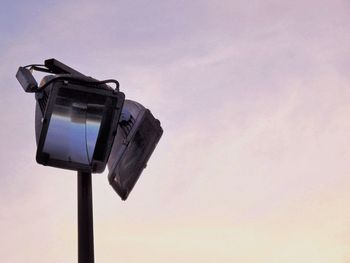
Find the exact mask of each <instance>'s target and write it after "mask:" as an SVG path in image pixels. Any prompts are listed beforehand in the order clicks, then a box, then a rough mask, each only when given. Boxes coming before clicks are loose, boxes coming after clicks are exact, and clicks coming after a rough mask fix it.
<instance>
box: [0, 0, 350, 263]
mask: <svg viewBox="0 0 350 263" xmlns="http://www.w3.org/2000/svg"><path fill="white" fill-rule="evenodd" d="M1 3H2V5H1V10H0V33H1V38H0V61H1V62H0V80H1V83H2V87H1V91H2V95H1V97H0V110H1V112H2V113H3V114H2V116H1V117H0V118H1V122H2V124H3V125H2V129H1V130H0V133H1V136H0V138H1V139H0V140H1V142H0V143H1V147H0V158H1V159H0V160H1V171H2V175H1V176H0V193H1V199H0V230H1V235H0V257H1V261H2V262H11V263H19V262H37V263H41V262H52V263H61V262H74V261H76V260H77V200H76V199H77V198H76V195H77V192H76V183H77V182H76V181H77V179H76V174H75V173H74V172H72V171H66V170H59V169H54V168H50V167H44V166H41V165H38V164H36V162H35V153H36V144H35V137H34V136H35V135H34V134H35V133H34V107H35V100H34V96H33V95H32V94H27V93H24V92H23V90H22V88H21V87H20V85H19V83H18V82H17V80H16V79H15V74H16V71H17V68H18V67H19V66H21V65H22V66H23V65H27V64H32V63H42V62H43V61H44V60H45V59H49V58H56V59H58V60H60V61H62V62H64V63H65V64H67V65H70V66H71V67H73V68H75V69H77V70H78V71H80V72H83V73H84V74H86V75H90V76H93V77H95V78H97V79H109V78H115V79H117V80H118V81H119V82H120V89H121V91H123V92H124V93H125V95H126V98H128V99H132V100H136V101H138V102H140V103H142V104H143V105H145V106H146V107H147V108H149V109H151V111H152V113H153V114H154V115H155V116H156V117H157V118H158V119H159V120H160V121H161V123H162V127H163V129H164V134H163V137H162V138H161V140H160V142H159V144H158V146H157V148H156V150H155V151H154V154H153V155H152V157H151V159H150V161H149V163H148V165H147V168H146V169H145V170H144V172H143V174H142V175H141V177H140V179H139V181H138V183H137V184H136V186H135V188H134V189H133V191H132V192H131V194H130V196H129V198H128V200H127V201H125V202H123V201H121V200H120V198H119V197H118V196H117V194H116V193H115V192H114V191H113V189H112V188H111V187H110V185H109V183H108V180H107V174H108V171H107V170H106V171H105V172H104V173H102V174H95V175H93V205H94V235H95V262H103V263H108V262H119V261H122V262H127V263H134V262H169V263H172V262H201V263H206V262H244V263H251V262H252V263H253V262H259V263H265V262H266V263H267V262H268V263H273V262H285V263H288V262H298V263H304V262H305V263H312V262H317V263H323V262H327V263H329V262H332V263H345V262H349V261H350V252H349V251H350V250H349V247H350V239H349V236H350V206H349V203H350V191H349V189H350V178H349V176H350V150H349V149H350V136H349V135H350V119H349V115H350V104H349V101H350V89H349V87H350V75H349V74H348V72H349V70H350V62H349V61H350V45H349V44H350V31H349V29H348V25H349V23H350V17H349V12H350V2H349V1H347V0H317V1H316V0H303V1H301V0H293V1H292V0H285V1H277V0H251V1H243V0H230V1H228V0H220V1H213V0H202V1H197V0H193V1H182V0H177V1H174V0H168V1H157V0H155V1H142V0H135V1H120V0H117V1H112V0H101V1H91V0H86V1H83V0H77V1H68V0H61V1H40V2H39V1H34V0H29V1H9V0H2V2H1ZM38 77H40V76H39V75H38Z"/></svg>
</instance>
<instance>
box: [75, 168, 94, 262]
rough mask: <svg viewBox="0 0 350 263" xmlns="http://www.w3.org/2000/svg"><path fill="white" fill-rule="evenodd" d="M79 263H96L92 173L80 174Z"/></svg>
mask: <svg viewBox="0 0 350 263" xmlns="http://www.w3.org/2000/svg"><path fill="white" fill-rule="evenodd" d="M78 263H94V230H93V213H92V187H91V173H86V172H78Z"/></svg>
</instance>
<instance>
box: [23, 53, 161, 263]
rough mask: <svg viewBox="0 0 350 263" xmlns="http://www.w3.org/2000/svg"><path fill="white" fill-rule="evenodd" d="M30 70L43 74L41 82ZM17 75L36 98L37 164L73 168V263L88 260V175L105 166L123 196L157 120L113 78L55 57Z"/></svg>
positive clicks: (149, 148)
mask: <svg viewBox="0 0 350 263" xmlns="http://www.w3.org/2000/svg"><path fill="white" fill-rule="evenodd" d="M33 70H36V71H42V72H46V73H48V75H47V76H45V77H44V78H43V79H42V81H41V83H40V85H38V84H37V82H36V80H35V78H34V76H33V75H32V71H33ZM16 77H17V79H18V81H19V83H20V84H21V86H22V87H23V89H24V91H25V92H28V93H34V94H35V99H36V102H37V103H36V110H35V134H36V142H37V153H36V160H37V162H38V163H39V164H42V165H46V166H52V167H56V168H61V169H69V170H74V171H77V176H78V180H77V184H78V187H77V191H78V262H79V263H93V262H94V235H93V208H92V185H91V174H92V173H101V172H103V171H104V169H105V167H106V166H107V164H108V168H109V174H108V180H109V183H110V184H111V186H112V187H113V189H114V190H115V191H116V192H117V193H118V195H119V196H120V197H121V198H122V200H126V199H127V197H128V196H129V194H130V192H131V190H132V189H133V187H134V185H135V184H136V182H137V180H138V178H139V177H140V175H141V173H142V171H143V169H144V168H145V167H146V163H147V161H148V159H149V158H150V156H151V155H152V153H153V151H154V149H155V147H156V145H157V143H158V141H159V139H160V137H161V136H162V133H163V130H162V128H161V126H160V122H159V121H158V120H157V119H155V118H154V117H153V115H152V113H151V112H150V111H149V110H148V109H146V108H145V107H144V106H142V105H141V104H139V103H137V102H135V101H131V100H125V96H124V93H122V92H120V91H119V82H118V81H116V80H114V79H108V80H104V81H99V80H96V79H94V78H91V77H87V76H85V75H84V74H82V73H80V72H78V71H77V70H75V69H73V68H70V67H69V66H67V65H65V64H63V63H62V62H60V61H58V60H56V59H48V60H45V63H44V64H43V65H38V64H31V65H28V66H25V67H19V69H18V71H17V74H16ZM108 83H113V84H114V85H115V86H116V87H115V89H112V88H111V87H110V86H109V85H107V84H108Z"/></svg>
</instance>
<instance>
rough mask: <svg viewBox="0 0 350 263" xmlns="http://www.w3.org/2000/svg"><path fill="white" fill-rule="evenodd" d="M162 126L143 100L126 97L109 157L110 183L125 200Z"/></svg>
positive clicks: (154, 144) (158, 137) (151, 150)
mask: <svg viewBox="0 0 350 263" xmlns="http://www.w3.org/2000/svg"><path fill="white" fill-rule="evenodd" d="M162 133H163V130H162V128H161V127H160V122H159V121H158V120H157V119H155V118H154V117H153V115H152V114H151V112H150V111H149V110H148V109H145V107H143V106H142V105H141V104H139V103H137V102H135V101H130V100H125V102H124V106H123V113H122V116H121V118H120V121H119V125H118V132H117V136H116V139H115V140H114V144H113V148H112V152H111V156H110V158H109V161H108V169H109V174H108V179H109V182H110V184H111V185H112V186H113V188H114V189H115V190H116V192H117V193H118V194H119V196H120V197H121V198H122V199H123V200H125V199H126V198H127V197H128V195H129V193H130V191H131V190H132V188H133V187H134V185H135V183H136V181H137V180H138V178H139V177H140V174H141V172H142V170H143V169H144V168H145V167H146V163H147V161H148V159H149V158H150V156H151V154H152V152H153V150H154V149H155V147H156V145H157V143H158V141H159V139H160V137H161V136H162Z"/></svg>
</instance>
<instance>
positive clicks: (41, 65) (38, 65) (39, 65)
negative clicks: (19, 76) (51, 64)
mask: <svg viewBox="0 0 350 263" xmlns="http://www.w3.org/2000/svg"><path fill="white" fill-rule="evenodd" d="M29 67H46V66H45V65H43V64H29V65H27V66H24V68H29Z"/></svg>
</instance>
